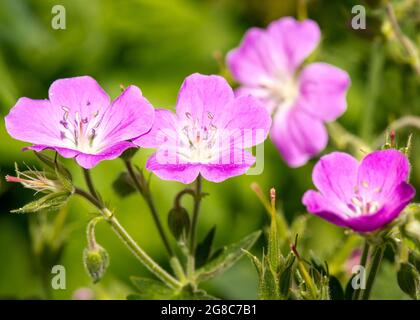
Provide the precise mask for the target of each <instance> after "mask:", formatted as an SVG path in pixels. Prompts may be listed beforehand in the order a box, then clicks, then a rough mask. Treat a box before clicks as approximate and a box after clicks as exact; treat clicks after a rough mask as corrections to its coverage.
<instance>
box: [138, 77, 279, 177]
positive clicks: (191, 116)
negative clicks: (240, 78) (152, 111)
mask: <svg viewBox="0 0 420 320" xmlns="http://www.w3.org/2000/svg"><path fill="white" fill-rule="evenodd" d="M270 125H271V119H270V115H269V114H268V112H267V111H266V110H265V109H264V108H263V107H262V106H260V103H259V101H258V100H257V99H255V98H253V97H241V98H235V97H234V94H233V91H232V89H231V87H230V86H229V84H228V83H227V82H226V80H225V79H224V78H222V77H220V76H214V75H211V76H205V75H201V74H193V75H190V76H189V77H187V78H186V79H185V81H184V83H183V85H182V87H181V90H180V92H179V95H178V101H177V103H176V114H174V113H172V112H171V111H169V110H164V109H159V110H156V118H155V123H154V125H153V128H152V130H151V131H150V132H149V133H148V134H146V135H144V136H142V137H140V138H139V139H137V140H135V141H134V142H135V143H137V144H139V145H141V146H144V147H149V148H158V150H157V152H156V153H155V154H153V155H152V156H151V157H150V158H149V160H148V161H147V165H146V168H147V169H148V170H150V171H152V172H154V173H155V174H156V175H157V176H158V177H160V178H161V179H163V180H176V181H180V182H183V183H186V184H187V183H191V182H193V181H194V180H195V179H196V178H197V176H198V175H199V174H201V175H202V176H203V177H204V178H205V179H207V180H210V181H214V182H220V181H223V180H225V179H227V178H229V177H232V176H236V175H240V174H243V173H245V172H246V171H247V169H248V168H249V167H251V166H252V165H253V164H254V162H255V158H254V156H252V154H250V153H249V152H247V151H245V150H244V149H245V148H249V147H252V146H254V145H256V144H259V143H261V142H263V141H264V140H265V139H266V137H267V134H268V130H269V128H270Z"/></svg>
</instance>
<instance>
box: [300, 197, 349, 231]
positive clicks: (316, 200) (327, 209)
mask: <svg viewBox="0 0 420 320" xmlns="http://www.w3.org/2000/svg"><path fill="white" fill-rule="evenodd" d="M302 203H303V204H304V205H305V206H306V209H307V210H308V212H309V213H312V214H314V215H316V216H319V217H321V218H323V219H325V220H327V221H329V222H331V223H333V224H335V225H337V226H340V227H344V226H347V224H346V220H347V219H348V217H347V216H346V215H344V214H343V213H341V212H340V210H338V208H337V207H336V206H335V204H334V203H331V202H330V201H328V200H327V198H326V197H325V196H323V195H322V194H321V193H319V192H316V191H314V190H309V191H306V192H305V194H304V195H303V198H302Z"/></svg>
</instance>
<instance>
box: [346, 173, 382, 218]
mask: <svg viewBox="0 0 420 320" xmlns="http://www.w3.org/2000/svg"><path fill="white" fill-rule="evenodd" d="M361 186H362V188H363V189H367V190H368V189H370V187H369V184H368V183H367V182H365V181H363V182H362V184H361ZM368 191H373V192H368V193H367V194H364V196H362V195H361V194H360V192H359V188H358V187H355V188H354V192H355V194H354V196H353V197H352V198H351V200H350V201H351V203H349V204H347V207H348V208H349V209H350V210H351V214H352V215H356V216H360V215H369V214H374V213H376V212H377V211H378V209H379V206H380V203H379V202H378V201H377V200H373V199H372V198H375V197H376V196H375V194H378V193H380V192H381V189H380V188H373V189H370V190H368ZM366 198H369V200H367V199H366Z"/></svg>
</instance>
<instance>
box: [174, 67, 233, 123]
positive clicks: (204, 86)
mask: <svg viewBox="0 0 420 320" xmlns="http://www.w3.org/2000/svg"><path fill="white" fill-rule="evenodd" d="M233 99H234V94H233V90H232V88H231V87H230V86H229V84H228V83H227V81H226V80H225V79H224V78H223V77H220V76H215V75H211V76H206V75H202V74H198V73H194V74H192V75H190V76H188V77H187V78H186V79H185V80H184V83H183V84H182V86H181V89H180V91H179V94H178V100H177V103H176V113H177V115H178V117H179V118H180V119H186V118H188V117H191V118H192V121H195V120H198V122H199V123H200V125H202V126H207V125H209V124H210V123H211V122H212V121H217V119H218V117H219V116H220V115H221V114H223V112H224V111H225V106H226V104H228V103H229V102H230V101H232V100H233ZM213 119H214V120H213Z"/></svg>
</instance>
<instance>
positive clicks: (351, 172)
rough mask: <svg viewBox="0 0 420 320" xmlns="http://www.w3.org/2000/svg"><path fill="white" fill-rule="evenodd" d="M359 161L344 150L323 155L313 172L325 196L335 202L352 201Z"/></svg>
mask: <svg viewBox="0 0 420 320" xmlns="http://www.w3.org/2000/svg"><path fill="white" fill-rule="evenodd" d="M358 166H359V163H358V161H357V160H356V159H355V158H353V157H352V156H350V155H348V154H347V153H343V152H332V153H330V154H328V155H325V156H323V157H321V159H320V160H319V161H318V163H317V164H316V165H315V167H314V169H313V172H312V180H313V182H314V184H315V186H316V187H317V188H318V190H319V191H321V193H322V195H323V196H324V197H325V198H329V199H330V201H331V202H334V203H337V204H339V203H343V204H347V203H351V198H352V197H353V195H354V192H355V187H356V183H357V169H358Z"/></svg>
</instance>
